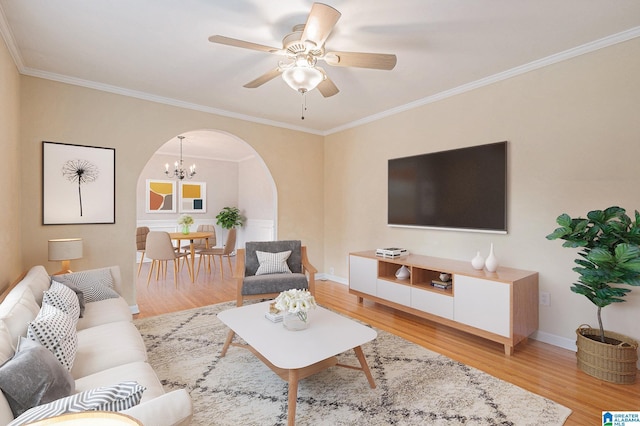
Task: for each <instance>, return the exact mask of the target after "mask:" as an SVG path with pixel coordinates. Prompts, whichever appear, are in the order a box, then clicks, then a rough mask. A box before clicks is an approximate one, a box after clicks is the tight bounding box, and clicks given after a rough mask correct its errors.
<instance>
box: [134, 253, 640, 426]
mask: <svg viewBox="0 0 640 426" xmlns="http://www.w3.org/2000/svg"><path fill="white" fill-rule="evenodd" d="M228 268H229V265H228V264H226V260H225V271H224V275H225V278H224V280H223V279H221V276H220V269H219V266H218V268H217V269H216V270H215V271H214V272H215V273H214V274H209V273H204V271H203V270H201V271H200V276H199V277H198V280H197V281H196V282H195V283H191V282H190V280H189V277H188V274H187V271H186V268H185V269H183V270H182V271H181V273H180V277H179V280H180V282H179V283H178V288H176V287H175V285H174V281H173V274H172V272H173V271H172V270H171V268H169V269H170V270H169V271H168V273H167V274H168V276H167V280H166V281H163V280H160V281H155V278H153V277H152V278H151V282H150V285H149V286H148V287H147V284H146V282H147V272H148V264H145V265H143V268H142V273H141V274H140V277H139V278H138V282H137V301H138V307H139V308H140V314H138V315H136V317H137V318H142V317H149V316H154V315H160V314H164V313H168V312H174V311H179V310H183V309H190V308H195V307H199V306H206V305H209V304H214V303H220V302H226V301H231V300H235V294H236V290H235V281H234V280H233V279H232V278H231V273H230V272H229V269H228ZM316 283H317V284H316V299H317V301H318V303H320V304H321V305H323V306H325V307H328V308H331V309H334V310H336V311H338V312H342V313H344V314H346V315H349V316H351V317H353V318H357V319H359V320H362V321H364V322H366V323H368V324H371V325H373V326H375V327H378V328H381V329H383V330H386V331H389V332H391V333H394V334H396V335H398V336H401V337H403V338H405V339H407V340H410V341H412V342H415V343H417V344H419V345H421V346H423V347H425V348H427V349H430V350H432V351H435V352H438V353H441V354H443V355H446V356H448V357H449V358H452V359H454V360H456V361H459V362H462V363H464V364H466V365H469V366H472V367H475V368H477V369H480V370H482V371H485V372H487V373H489V374H491V375H493V376H495V377H498V378H500V379H502V380H505V381H508V382H511V383H513V384H515V385H517V386H520V387H522V388H524V389H527V390H529V391H531V392H534V393H537V394H538V395H542V396H544V397H547V398H549V399H551V400H553V401H556V402H558V403H560V404H562V405H565V406H566V407H569V408H570V409H571V410H573V413H572V414H571V416H570V417H569V419H568V420H567V422H566V425H580V426H583V425H600V424H602V420H601V412H602V411H603V410H606V411H640V381H636V383H635V384H633V385H614V384H611V383H607V382H603V381H600V380H597V379H594V378H593V377H590V376H588V375H586V374H584V373H583V372H581V371H579V370H578V369H577V367H576V359H575V353H574V352H572V351H568V350H565V349H561V348H558V347H556V346H552V345H549V344H546V343H541V342H538V341H536V340H532V339H530V340H529V341H528V342H525V343H523V344H520V345H518V346H516V350H515V353H514V355H513V356H506V355H505V354H504V350H503V346H502V345H499V344H497V343H493V342H490V341H487V340H485V339H481V338H479V337H475V336H472V335H470V334H467V333H463V332H460V331H456V330H453V329H451V328H449V327H445V326H441V325H437V324H434V323H431V322H429V321H427V320H423V319H420V318H417V317H415V316H412V315H409V314H404V313H402V312H399V311H396V310H394V309H391V308H387V307H384V306H382V305H379V304H376V303H373V302H368V301H365V302H364V304H358V303H357V300H356V297H355V296H353V295H350V294H349V292H348V288H347V287H346V286H345V285H343V284H339V283H335V282H331V281H316Z"/></svg>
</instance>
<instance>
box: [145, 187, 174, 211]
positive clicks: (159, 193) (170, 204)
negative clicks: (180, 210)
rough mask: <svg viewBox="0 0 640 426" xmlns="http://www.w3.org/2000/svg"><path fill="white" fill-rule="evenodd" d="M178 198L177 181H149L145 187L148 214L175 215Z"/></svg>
mask: <svg viewBox="0 0 640 426" xmlns="http://www.w3.org/2000/svg"><path fill="white" fill-rule="evenodd" d="M177 198H178V197H177V195H176V182H175V181H173V180H161V179H147V186H146V187H145V206H146V207H145V211H146V212H147V213H175V212H176V202H177Z"/></svg>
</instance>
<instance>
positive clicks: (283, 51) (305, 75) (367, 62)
mask: <svg viewBox="0 0 640 426" xmlns="http://www.w3.org/2000/svg"><path fill="white" fill-rule="evenodd" d="M340 15H341V14H340V12H338V11H337V10H336V9H334V8H333V7H331V6H328V5H326V4H323V3H314V4H313V6H312V7H311V12H309V16H308V17H307V22H306V23H305V24H299V25H296V26H294V27H293V32H291V33H290V34H287V35H286V36H285V37H284V39H283V40H282V48H277V47H270V46H265V45H262V44H257V43H251V42H248V41H243V40H238V39H235V38H230V37H225V36H221V35H213V36H211V37H209V41H210V42H212V43H219V44H225V45H228V46H234V47H242V48H245V49H251V50H258V51H261V52H267V53H271V54H274V55H278V56H284V59H283V60H281V61H280V62H279V63H278V67H277V68H275V69H272V70H270V71H267V72H266V73H265V74H263V75H261V76H260V77H258V78H256V79H255V80H253V81H250V82H249V83H247V84H245V85H244V87H246V88H249V89H254V88H256V87H260V86H262V85H263V84H264V83H267V82H268V81H271V80H272V79H274V78H276V77H277V76H279V75H282V78H283V80H284V81H285V82H286V83H287V84H288V85H289V86H290V87H291V88H292V89H294V90H296V91H298V92H300V93H303V94H304V93H306V92H308V91H310V90H313V89H315V88H316V87H317V88H318V90H319V91H320V93H321V94H322V96H324V97H325V98H327V97H329V96H333V95H335V94H337V93H338V92H339V90H338V88H337V87H336V85H335V84H334V83H333V81H331V79H330V78H329V76H328V75H327V73H326V72H325V70H324V69H322V68H321V67H319V66H317V62H318V61H319V60H322V61H324V62H325V63H326V64H327V65H331V66H338V67H358V68H371V69H378V70H392V69H393V68H394V67H395V66H396V61H397V59H396V55H391V54H386V53H363V52H334V51H326V49H325V46H324V43H325V41H326V40H327V37H329V34H331V31H332V30H333V27H334V26H335V25H336V23H337V22H338V19H340Z"/></svg>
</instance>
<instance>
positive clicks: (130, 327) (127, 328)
mask: <svg viewBox="0 0 640 426" xmlns="http://www.w3.org/2000/svg"><path fill="white" fill-rule="evenodd" d="M105 270H108V271H109V273H110V275H111V278H112V280H113V290H115V291H116V292H117V293H118V294H121V289H122V279H121V276H120V269H119V267H117V266H114V267H110V268H102V269H96V270H93V271H101V273H104V271H105ZM83 272H92V271H83ZM50 285H51V277H50V276H49V275H48V274H47V272H46V270H45V269H44V267H43V266H35V267H33V268H32V269H30V270H29V271H28V273H27V274H26V275H25V276H24V278H23V279H22V280H21V281H20V282H19V283H18V284H17V285H16V286H15V287H14V288H13V289H12V290H11V291H10V292H9V293H8V294H7V296H6V297H5V298H4V300H3V301H2V303H0V365H1V364H3V363H5V362H6V361H7V360H9V359H10V358H11V357H13V355H14V353H15V350H16V347H17V344H18V341H19V339H20V336H23V337H24V336H26V335H27V327H28V324H29V323H30V322H31V321H33V320H34V318H35V317H36V316H37V315H38V312H39V310H40V306H41V305H42V299H43V294H44V292H45V291H47V290H48V289H49V287H50ZM76 328H77V351H76V355H75V360H74V362H73V366H72V368H71V370H70V373H71V376H72V378H73V380H71V382H73V381H75V393H79V392H83V391H86V390H91V389H95V388H98V387H103V386H111V385H115V384H117V383H120V382H124V381H135V382H138V383H139V384H140V385H142V386H144V387H145V388H146V389H145V390H144V392H143V394H142V399H141V401H140V403H139V404H138V405H136V406H134V407H133V408H129V409H127V410H124V411H123V413H125V414H128V415H130V416H132V417H134V418H136V419H138V420H140V421H141V422H142V424H144V425H148V426H162V425H183V424H189V423H190V421H191V417H192V413H193V407H192V402H191V398H190V396H189V394H188V392H187V391H186V390H185V389H179V390H175V391H172V392H168V393H165V391H164V389H163V387H162V384H161V383H160V381H159V379H158V377H157V376H156V374H155V372H154V371H153V369H152V367H151V366H150V365H149V364H148V363H147V353H146V348H145V345H144V342H143V340H142V337H141V336H140V333H139V332H138V330H137V328H136V327H135V325H134V324H133V322H132V315H131V311H130V309H129V306H128V304H127V302H126V301H125V300H124V299H123V298H122V297H117V298H109V299H105V300H100V301H95V302H91V303H86V304H85V309H84V313H83V316H82V318H79V319H78V322H77V325H76ZM65 374H66V373H65ZM13 420H14V416H13V413H12V410H11V406H10V405H9V403H8V401H7V399H6V398H5V395H4V393H2V392H0V425H7V424H9V423H10V422H11V421H13Z"/></svg>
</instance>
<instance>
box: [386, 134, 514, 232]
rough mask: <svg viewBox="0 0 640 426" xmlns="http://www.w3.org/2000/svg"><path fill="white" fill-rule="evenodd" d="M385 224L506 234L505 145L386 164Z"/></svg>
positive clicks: (499, 144) (407, 158)
mask: <svg viewBox="0 0 640 426" xmlns="http://www.w3.org/2000/svg"><path fill="white" fill-rule="evenodd" d="M387 200H388V206H387V208H388V210H387V212H388V224H389V225H391V226H407V227H425V228H443V229H452V230H462V231H478V232H495V233H506V232H507V142H497V143H491V144H486V145H480V146H472V147H468V148H459V149H452V150H448V151H441V152H432V153H428V154H421V155H415V156H411V157H403V158H393V159H390V160H389V174H388V198H387Z"/></svg>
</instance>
